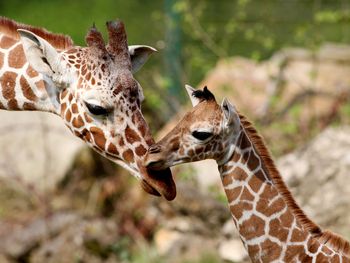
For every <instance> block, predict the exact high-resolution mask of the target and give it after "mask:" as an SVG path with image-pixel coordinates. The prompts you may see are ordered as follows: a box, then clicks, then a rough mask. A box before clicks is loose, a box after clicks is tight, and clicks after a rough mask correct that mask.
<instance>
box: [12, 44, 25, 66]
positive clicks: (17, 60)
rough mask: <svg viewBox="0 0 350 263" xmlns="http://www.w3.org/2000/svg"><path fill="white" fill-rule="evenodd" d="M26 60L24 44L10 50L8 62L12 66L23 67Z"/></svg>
mask: <svg viewBox="0 0 350 263" xmlns="http://www.w3.org/2000/svg"><path fill="white" fill-rule="evenodd" d="M26 62H27V60H26V57H25V55H24V51H23V48H22V45H18V46H17V47H15V48H14V49H13V50H11V51H10V53H9V57H8V63H9V66H10V67H11V68H22V67H23V66H24V64H25V63H26Z"/></svg>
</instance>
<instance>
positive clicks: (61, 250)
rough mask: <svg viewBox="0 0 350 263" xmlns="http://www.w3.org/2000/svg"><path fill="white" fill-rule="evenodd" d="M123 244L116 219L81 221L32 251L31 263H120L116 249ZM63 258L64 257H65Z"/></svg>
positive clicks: (81, 219)
mask: <svg viewBox="0 0 350 263" xmlns="http://www.w3.org/2000/svg"><path fill="white" fill-rule="evenodd" d="M119 241H120V237H119V235H118V228H117V225H116V223H115V222H113V220H108V219H103V218H96V219H94V218H80V220H79V222H76V223H75V224H74V225H70V226H68V227H66V228H65V229H63V230H62V231H61V232H60V234H59V235H56V236H53V237H51V238H49V239H47V240H45V242H43V244H42V245H41V246H40V248H38V249H37V250H35V251H34V252H33V255H32V256H31V260H32V262H51V263H61V262H73V261H75V262H89V263H90V262H91V263H103V262H117V261H116V258H115V257H114V250H113V248H114V247H113V246H114V245H115V244H117V243H118V242H119ZM62 257H64V258H62Z"/></svg>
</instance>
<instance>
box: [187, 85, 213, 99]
mask: <svg viewBox="0 0 350 263" xmlns="http://www.w3.org/2000/svg"><path fill="white" fill-rule="evenodd" d="M192 96H193V97H195V98H197V99H199V100H201V101H203V100H206V101H215V96H214V94H213V93H211V92H210V91H209V90H208V88H207V86H205V87H204V89H203V90H200V89H199V90H195V91H194V92H193V93H192Z"/></svg>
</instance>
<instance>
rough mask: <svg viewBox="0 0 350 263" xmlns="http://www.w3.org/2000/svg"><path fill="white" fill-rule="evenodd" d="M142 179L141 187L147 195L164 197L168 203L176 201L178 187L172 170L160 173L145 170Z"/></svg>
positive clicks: (160, 171) (168, 169)
mask: <svg viewBox="0 0 350 263" xmlns="http://www.w3.org/2000/svg"><path fill="white" fill-rule="evenodd" d="M142 177H143V179H142V181H141V186H142V188H143V190H145V191H146V192H147V193H149V194H151V195H155V196H163V197H164V198H165V199H166V200H168V201H171V200H173V199H175V197H176V185H175V182H174V180H173V177H172V174H171V171H170V168H167V169H165V170H159V171H156V170H151V169H146V168H145V169H144V171H143V173H142Z"/></svg>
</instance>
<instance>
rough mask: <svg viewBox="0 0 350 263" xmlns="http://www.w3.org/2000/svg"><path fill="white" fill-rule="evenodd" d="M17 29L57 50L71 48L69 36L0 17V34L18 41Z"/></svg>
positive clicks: (71, 43)
mask: <svg viewBox="0 0 350 263" xmlns="http://www.w3.org/2000/svg"><path fill="white" fill-rule="evenodd" d="M17 29H25V30H28V31H31V32H33V33H34V34H36V35H38V36H40V37H42V38H44V39H45V40H46V41H48V42H49V43H50V44H51V45H52V46H53V47H54V48H56V49H58V50H66V49H68V48H70V47H72V46H73V40H72V39H71V38H70V37H69V36H66V35H62V34H54V33H51V32H49V31H47V30H46V29H44V28H39V27H34V26H30V25H25V24H21V23H17V22H15V21H14V20H12V19H9V18H6V17H1V16H0V32H2V33H4V34H6V35H7V36H9V37H11V38H13V39H15V40H19V39H20V36H19V34H18V32H17Z"/></svg>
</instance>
